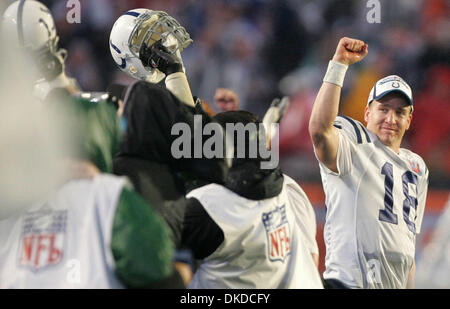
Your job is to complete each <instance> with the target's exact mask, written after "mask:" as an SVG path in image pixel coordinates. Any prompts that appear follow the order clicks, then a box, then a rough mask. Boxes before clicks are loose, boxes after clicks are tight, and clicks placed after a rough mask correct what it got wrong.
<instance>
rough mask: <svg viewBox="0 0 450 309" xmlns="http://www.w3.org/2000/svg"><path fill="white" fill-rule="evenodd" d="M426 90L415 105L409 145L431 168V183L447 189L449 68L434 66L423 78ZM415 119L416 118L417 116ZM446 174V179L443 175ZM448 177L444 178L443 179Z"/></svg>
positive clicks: (449, 122) (420, 94)
mask: <svg viewBox="0 0 450 309" xmlns="http://www.w3.org/2000/svg"><path fill="white" fill-rule="evenodd" d="M424 81H425V88H424V89H423V90H422V92H421V93H419V94H418V95H417V98H416V99H415V102H414V114H413V116H414V118H415V119H414V121H413V125H412V128H411V132H410V143H411V147H413V148H414V149H415V150H416V151H417V153H419V154H421V155H422V156H423V158H424V160H425V162H427V165H428V168H429V169H430V171H431V172H430V175H431V176H432V177H433V178H431V184H433V185H434V186H447V187H448V186H449V185H450V183H449V181H448V175H449V174H450V161H449V160H448V158H449V157H450V141H449V136H450V110H449V106H448V98H449V97H450V67H448V66H447V67H445V66H434V67H432V68H430V69H429V70H428V72H427V73H426V75H425V78H424ZM416 116H417V117H416ZM446 175H447V176H446ZM446 177H447V179H445V178H446Z"/></svg>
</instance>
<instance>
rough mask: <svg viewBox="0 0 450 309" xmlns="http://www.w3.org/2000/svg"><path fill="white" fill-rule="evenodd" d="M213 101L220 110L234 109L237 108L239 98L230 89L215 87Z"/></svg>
mask: <svg viewBox="0 0 450 309" xmlns="http://www.w3.org/2000/svg"><path fill="white" fill-rule="evenodd" d="M214 101H215V102H216V106H217V107H218V108H219V110H220V111H221V112H228V111H235V110H238V109H239V98H238V96H237V94H236V92H234V91H233V90H231V89H227V88H217V89H216V93H215V94H214Z"/></svg>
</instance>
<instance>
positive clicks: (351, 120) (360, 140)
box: [341, 115, 362, 144]
mask: <svg viewBox="0 0 450 309" xmlns="http://www.w3.org/2000/svg"><path fill="white" fill-rule="evenodd" d="M341 117H342V118H344V119H346V120H347V121H348V122H350V123H351V124H352V126H353V128H354V129H355V132H356V138H357V140H358V144H362V137H361V132H359V129H358V126H357V125H356V123H355V122H354V121H353V119H351V118H349V117H347V116H344V115H341Z"/></svg>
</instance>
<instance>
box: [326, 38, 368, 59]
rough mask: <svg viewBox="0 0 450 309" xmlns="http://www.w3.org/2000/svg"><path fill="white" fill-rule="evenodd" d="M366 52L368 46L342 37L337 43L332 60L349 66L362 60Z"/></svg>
mask: <svg viewBox="0 0 450 309" xmlns="http://www.w3.org/2000/svg"><path fill="white" fill-rule="evenodd" d="M368 52H369V45H367V44H366V43H364V42H363V41H360V40H356V39H352V38H347V37H344V38H342V39H341V40H340V41H339V44H338V46H337V48H336V52H335V53H334V56H333V60H334V61H337V62H340V63H342V64H345V65H351V64H354V63H356V62H359V61H361V60H363V59H364V57H365V56H366V55H367V53H368Z"/></svg>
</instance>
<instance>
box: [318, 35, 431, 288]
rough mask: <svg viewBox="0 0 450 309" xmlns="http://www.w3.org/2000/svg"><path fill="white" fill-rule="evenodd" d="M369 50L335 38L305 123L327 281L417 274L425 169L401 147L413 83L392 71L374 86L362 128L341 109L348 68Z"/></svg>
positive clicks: (390, 283)
mask: <svg viewBox="0 0 450 309" xmlns="http://www.w3.org/2000/svg"><path fill="white" fill-rule="evenodd" d="M367 53H368V45H367V44H365V43H364V42H363V41H360V40H356V39H351V38H347V37H344V38H342V39H341V40H340V41H339V44H338V46H337V49H336V52H335V54H334V56H333V59H332V60H331V61H330V63H329V66H328V70H327V73H326V75H325V77H324V80H323V84H322V87H321V88H320V90H319V93H318V95H317V98H316V100H315V103H314V107H313V110H312V114H311V118H310V122H309V132H310V135H311V139H312V142H313V144H314V149H315V153H316V157H317V159H318V161H319V165H320V173H321V177H322V184H323V189H324V191H325V195H326V201H325V202H326V206H327V215H326V223H325V229H324V238H325V244H326V248H327V253H326V261H325V266H326V270H325V273H324V275H323V276H324V279H325V282H326V284H327V285H328V286H330V287H342V288H345V287H347V288H406V287H409V286H411V283H412V281H413V276H414V269H415V262H414V254H415V240H416V235H417V233H419V232H420V227H421V223H422V218H423V213H424V209H425V200H426V195H427V189H428V169H427V167H426V165H425V162H424V161H423V160H422V158H421V157H420V156H419V155H417V154H415V153H413V152H412V151H409V150H407V149H404V148H400V145H401V142H402V139H403V135H404V134H405V131H406V130H408V128H409V126H410V124H411V121H412V115H413V114H412V113H413V99H412V92H411V88H410V87H409V85H408V84H407V83H406V82H405V81H404V80H403V79H402V78H400V77H398V76H395V75H391V76H388V77H385V78H383V79H381V80H379V81H378V82H376V84H375V85H374V86H373V89H372V91H371V92H370V94H369V98H368V101H367V106H366V108H365V110H364V119H365V121H366V122H367V126H366V127H364V126H363V125H362V124H361V123H360V122H358V121H355V120H353V119H351V118H349V117H346V116H338V109H339V97H340V94H341V88H342V85H343V81H344V77H345V73H346V71H347V68H348V66H349V65H352V64H354V63H356V62H359V61H361V60H363V59H364V57H365V56H366V55H367ZM337 116H338V117H337Z"/></svg>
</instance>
